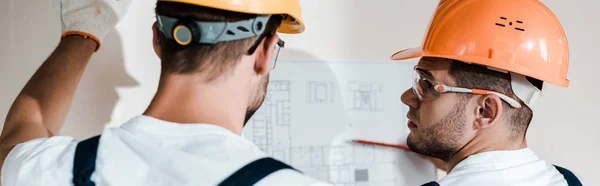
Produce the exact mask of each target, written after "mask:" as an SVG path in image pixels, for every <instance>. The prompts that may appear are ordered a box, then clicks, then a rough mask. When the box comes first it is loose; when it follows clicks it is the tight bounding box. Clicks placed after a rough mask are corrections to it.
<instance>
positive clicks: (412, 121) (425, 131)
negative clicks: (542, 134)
mask: <svg viewBox="0 0 600 186" xmlns="http://www.w3.org/2000/svg"><path fill="white" fill-rule="evenodd" d="M416 57H421V59H420V61H419V63H418V64H417V65H416V66H415V69H414V82H413V87H412V88H411V89H409V90H407V91H406V92H404V94H403V95H402V97H401V99H402V102H404V103H405V104H406V105H407V106H409V112H408V114H407V117H408V119H409V122H408V127H409V128H410V131H411V132H410V134H409V136H408V138H407V143H408V146H409V148H410V149H411V150H413V151H415V152H417V153H419V154H422V155H426V156H430V157H435V158H439V159H441V160H443V161H444V162H445V163H446V166H447V167H446V168H447V171H449V172H448V175H446V176H445V177H444V178H443V179H442V180H440V181H438V182H431V183H428V184H426V185H429V186H435V185H442V186H454V185H460V186H465V185H468V186H470V185H477V186H479V185H524V186H525V185H527V186H567V185H568V186H577V185H582V184H581V181H580V179H579V178H578V177H577V176H575V174H573V173H572V172H571V171H569V170H568V169H565V168H562V167H560V166H557V165H556V166H555V165H552V164H550V163H548V162H546V161H544V160H542V159H540V158H539V157H538V156H537V155H536V154H535V153H534V152H533V151H532V150H531V149H529V148H528V147H527V142H526V139H525V136H526V132H527V128H528V127H529V124H530V122H531V119H532V117H533V110H532V108H533V104H534V102H535V100H536V98H538V97H539V95H540V92H541V90H542V84H543V83H544V82H547V83H551V84H555V85H559V86H564V87H566V86H568V85H569V80H567V69H568V65H569V49H568V44H567V38H566V36H565V32H564V30H563V28H562V26H561V24H560V23H559V21H558V19H557V18H556V17H555V15H554V14H553V13H552V12H551V11H550V10H549V9H548V8H547V7H546V6H544V5H543V4H542V3H541V2H539V1H538V0H441V2H440V3H439V5H438V7H437V9H436V12H435V15H434V16H433V18H432V21H431V23H430V25H429V30H428V31H427V33H426V36H425V40H424V42H423V45H422V46H421V47H418V48H413V49H407V50H402V51H399V52H397V53H395V54H394V55H393V56H392V57H391V58H392V60H403V59H410V58H416Z"/></svg>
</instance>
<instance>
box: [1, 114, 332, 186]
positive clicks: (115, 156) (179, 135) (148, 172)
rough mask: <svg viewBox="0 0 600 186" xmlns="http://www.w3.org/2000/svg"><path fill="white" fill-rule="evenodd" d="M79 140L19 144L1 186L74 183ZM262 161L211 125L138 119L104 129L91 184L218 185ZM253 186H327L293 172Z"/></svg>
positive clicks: (254, 151) (240, 141)
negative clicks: (74, 166) (246, 166)
mask: <svg viewBox="0 0 600 186" xmlns="http://www.w3.org/2000/svg"><path fill="white" fill-rule="evenodd" d="M77 143H78V141H76V140H74V139H73V138H71V137H66V136H56V137H52V138H43V139H36V140H32V141H29V142H25V143H22V144H19V145H17V146H16V147H15V148H14V149H13V150H12V151H11V152H10V153H9V155H8V157H7V158H6V161H5V163H4V165H3V168H2V170H3V171H2V178H1V179H2V185H3V186H13V185H19V186H44V185H51V186H67V185H73V184H72V178H73V175H72V171H73V158H74V154H75V147H76V146H77ZM263 157H266V154H265V153H264V152H262V151H260V150H259V149H258V148H257V147H256V146H255V145H254V144H253V143H252V142H250V141H248V140H246V139H244V138H242V137H240V136H239V135H236V134H235V133H233V132H231V131H229V130H226V129H224V128H221V127H219V126H216V125H209V124H183V125H182V124H176V123H171V122H166V121H162V120H158V119H155V118H152V117H148V116H138V117H136V118H133V119H132V120H130V121H129V122H127V123H125V124H123V125H122V126H121V127H118V128H106V129H105V130H104V132H103V133H102V137H101V138H100V142H99V146H98V154H97V159H96V170H95V172H94V173H93V174H92V177H91V179H92V181H94V182H95V183H96V185H98V186H108V185H110V186H121V185H122V186H134V185H144V186H167V185H177V186H200V185H217V184H218V183H220V182H221V181H222V180H224V179H225V178H227V177H228V176H230V175H231V174H232V173H234V172H235V171H237V170H238V169H239V168H241V167H243V166H244V165H246V164H248V163H250V162H252V161H254V160H257V159H259V158H263ZM256 185H257V186H271V185H273V186H275V185H276V186H281V185H286V186H321V185H329V184H326V183H323V182H320V181H317V180H315V179H312V178H310V177H307V176H304V175H302V174H300V173H298V172H296V171H293V170H289V169H284V170H280V171H277V172H275V173H273V174H271V175H269V176H268V177H266V178H264V179H263V180H261V181H260V182H258V183H257V184H256Z"/></svg>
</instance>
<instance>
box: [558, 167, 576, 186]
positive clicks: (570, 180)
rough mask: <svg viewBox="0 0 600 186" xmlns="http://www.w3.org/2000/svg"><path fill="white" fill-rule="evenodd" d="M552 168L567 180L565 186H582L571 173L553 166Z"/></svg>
mask: <svg viewBox="0 0 600 186" xmlns="http://www.w3.org/2000/svg"><path fill="white" fill-rule="evenodd" d="M554 167H556V170H558V172H560V173H561V174H562V175H563V176H564V177H565V180H567V184H569V186H583V184H581V181H579V179H577V176H575V174H573V172H571V171H569V170H567V169H565V168H562V167H560V166H557V165H554Z"/></svg>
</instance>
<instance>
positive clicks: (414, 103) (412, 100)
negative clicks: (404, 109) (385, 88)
mask: <svg viewBox="0 0 600 186" xmlns="http://www.w3.org/2000/svg"><path fill="white" fill-rule="evenodd" d="M400 100H402V103H404V104H405V105H406V106H408V107H410V108H413V109H417V108H418V107H419V104H420V101H419V98H418V97H417V95H415V93H414V91H412V89H410V88H409V89H407V90H406V91H404V93H403V94H402V96H401V97H400Z"/></svg>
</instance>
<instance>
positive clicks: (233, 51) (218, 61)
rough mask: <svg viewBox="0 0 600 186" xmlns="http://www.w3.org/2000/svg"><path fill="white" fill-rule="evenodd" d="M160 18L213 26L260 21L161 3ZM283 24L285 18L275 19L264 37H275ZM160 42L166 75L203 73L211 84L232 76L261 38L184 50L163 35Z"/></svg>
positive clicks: (192, 45) (253, 15) (188, 47)
mask: <svg viewBox="0 0 600 186" xmlns="http://www.w3.org/2000/svg"><path fill="white" fill-rule="evenodd" d="M156 14H159V15H164V16H169V17H175V18H192V19H193V20H196V21H209V22H210V21H215V22H217V21H218V22H235V21H241V20H247V19H251V18H255V17H257V15H256V14H246V13H238V12H231V11H225V10H219V9H213V8H208V7H201V6H194V5H189V4H182V3H174V2H161V1H159V2H157V4H156ZM280 24H281V18H279V16H272V17H271V19H270V20H269V21H268V23H267V27H266V29H265V31H264V33H263V34H269V33H274V32H275V31H276V30H277V28H278V27H279V25H280ZM158 38H159V45H160V47H161V51H160V52H161V65H162V69H161V74H162V75H165V74H190V73H202V74H203V75H206V77H207V78H208V81H212V80H214V79H215V78H217V77H219V76H221V75H222V74H224V73H229V72H231V71H232V70H233V68H234V67H235V66H236V65H237V62H238V61H239V60H240V58H241V57H242V56H244V55H245V54H246V52H248V49H249V48H250V47H251V45H252V44H254V42H256V40H257V39H258V36H254V37H250V38H246V39H241V40H235V41H224V42H219V43H217V44H200V43H193V44H190V45H187V46H181V45H179V44H177V43H176V42H175V41H174V40H173V39H167V38H166V37H165V36H164V34H163V33H162V32H161V33H160V34H159V37H158Z"/></svg>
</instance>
